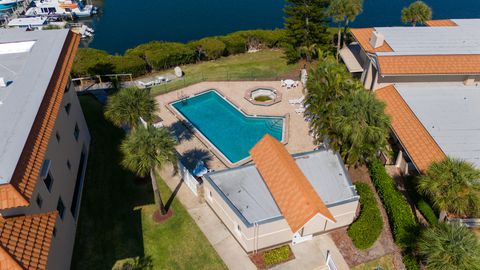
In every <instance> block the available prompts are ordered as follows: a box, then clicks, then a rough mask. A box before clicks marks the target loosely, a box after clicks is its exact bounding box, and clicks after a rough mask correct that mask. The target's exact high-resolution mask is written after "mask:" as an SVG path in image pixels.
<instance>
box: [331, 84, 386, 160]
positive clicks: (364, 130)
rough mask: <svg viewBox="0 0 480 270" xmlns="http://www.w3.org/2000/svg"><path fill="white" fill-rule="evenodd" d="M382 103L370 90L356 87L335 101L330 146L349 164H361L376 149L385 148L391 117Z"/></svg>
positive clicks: (372, 155)
mask: <svg viewBox="0 0 480 270" xmlns="http://www.w3.org/2000/svg"><path fill="white" fill-rule="evenodd" d="M384 110H385V104H384V103H383V102H381V101H379V100H377V99H376V98H375V95H374V94H373V93H372V92H369V91H365V90H364V89H363V88H357V89H356V90H355V91H354V92H352V93H351V94H349V95H348V96H346V97H344V98H342V99H341V100H339V101H338V102H337V105H336V106H335V108H334V110H333V112H332V115H333V117H332V125H331V129H330V132H329V138H330V140H331V142H330V146H331V147H332V148H333V149H335V150H337V151H339V153H340V156H342V158H343V159H344V161H345V163H346V164H348V165H357V164H359V163H360V164H364V163H365V162H366V160H367V159H369V158H372V157H374V156H375V154H376V153H377V152H378V151H379V150H385V147H386V146H387V143H388V141H387V140H388V137H389V126H390V119H389V118H388V116H387V115H386V114H385V112H384Z"/></svg>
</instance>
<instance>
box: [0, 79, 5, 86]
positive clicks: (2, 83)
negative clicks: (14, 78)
mask: <svg viewBox="0 0 480 270" xmlns="http://www.w3.org/2000/svg"><path fill="white" fill-rule="evenodd" d="M0 87H7V82H5V79H4V78H3V77H0Z"/></svg>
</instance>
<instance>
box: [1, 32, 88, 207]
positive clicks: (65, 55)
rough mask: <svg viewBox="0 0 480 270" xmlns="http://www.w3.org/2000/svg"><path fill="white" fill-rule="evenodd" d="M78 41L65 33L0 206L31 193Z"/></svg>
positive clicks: (16, 202) (10, 204) (20, 202)
mask: <svg viewBox="0 0 480 270" xmlns="http://www.w3.org/2000/svg"><path fill="white" fill-rule="evenodd" d="M79 42H80V36H79V35H77V34H74V33H73V32H70V33H69V34H68V36H67V39H66V41H65V44H64V45H63V49H62V52H61V54H60V57H59V60H58V62H57V65H56V67H55V70H54V72H53V75H52V80H51V81H50V84H49V85H48V88H47V91H46V92H45V96H44V98H43V100H42V103H41V105H40V108H39V110H38V113H37V116H36V118H35V121H34V124H33V126H32V128H31V130H30V134H29V135H28V138H27V141H26V143H25V146H24V148H23V150H22V154H21V156H20V159H19V161H18V163H17V167H16V168H15V171H14V173H13V176H12V179H11V181H10V184H6V185H2V187H1V188H0V209H5V208H13V207H19V206H26V205H28V201H30V199H31V197H32V193H33V190H34V188H35V185H36V183H37V178H38V175H39V173H40V169H41V166H42V163H43V160H44V158H45V152H46V150H47V146H48V142H49V140H50V136H51V135H52V131H53V129H54V127H55V121H56V119H57V115H58V110H59V108H60V104H61V102H62V98H63V93H64V89H65V87H66V86H67V83H68V78H69V75H70V70H71V68H72V64H73V60H74V59H75V55H76V52H77V48H78V44H79ZM9 186H11V187H9ZM12 187H13V189H12ZM16 193H18V194H16ZM21 197H23V200H22V199H21Z"/></svg>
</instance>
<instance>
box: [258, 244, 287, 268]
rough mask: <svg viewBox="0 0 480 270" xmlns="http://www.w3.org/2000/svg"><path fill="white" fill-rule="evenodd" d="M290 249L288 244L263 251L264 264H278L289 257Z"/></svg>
mask: <svg viewBox="0 0 480 270" xmlns="http://www.w3.org/2000/svg"><path fill="white" fill-rule="evenodd" d="M291 254H292V251H291V250H290V247H289V246H288V245H285V246H281V247H278V248H274V249H272V250H268V251H265V252H264V253H263V260H264V261H265V265H266V266H271V265H275V264H279V263H282V262H285V261H288V259H290V255H291Z"/></svg>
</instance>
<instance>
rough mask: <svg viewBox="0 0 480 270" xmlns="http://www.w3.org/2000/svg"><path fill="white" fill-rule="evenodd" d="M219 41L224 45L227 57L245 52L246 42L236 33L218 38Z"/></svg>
mask: <svg viewBox="0 0 480 270" xmlns="http://www.w3.org/2000/svg"><path fill="white" fill-rule="evenodd" d="M220 40H221V41H223V43H225V50H226V52H227V54H229V55H231V54H238V53H244V52H245V51H246V50H247V41H246V39H245V37H242V36H241V35H240V34H239V33H238V32H235V33H232V34H228V35H226V36H223V37H220Z"/></svg>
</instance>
